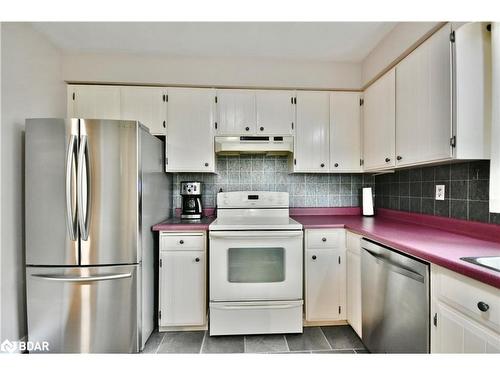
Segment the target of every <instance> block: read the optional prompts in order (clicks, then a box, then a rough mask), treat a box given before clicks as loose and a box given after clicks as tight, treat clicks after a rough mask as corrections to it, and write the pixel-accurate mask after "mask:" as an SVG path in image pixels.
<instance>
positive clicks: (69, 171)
mask: <svg viewBox="0 0 500 375" xmlns="http://www.w3.org/2000/svg"><path fill="white" fill-rule="evenodd" d="M76 139H77V136H76V135H72V136H71V139H70V141H69V145H68V152H67V155H66V225H67V228H68V232H69V238H70V239H71V241H76V231H77V222H76V215H75V211H76V207H75V208H74V209H73V164H74V162H75V146H76Z"/></svg>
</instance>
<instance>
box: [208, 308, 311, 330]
mask: <svg viewBox="0 0 500 375" xmlns="http://www.w3.org/2000/svg"><path fill="white" fill-rule="evenodd" d="M302 304H303V302H302V301H279V302H274V301H273V302H261V301H256V302H230V303H228V302H210V336H221V335H254V334H272V333H302Z"/></svg>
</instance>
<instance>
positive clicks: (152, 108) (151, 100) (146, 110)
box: [120, 86, 167, 135]
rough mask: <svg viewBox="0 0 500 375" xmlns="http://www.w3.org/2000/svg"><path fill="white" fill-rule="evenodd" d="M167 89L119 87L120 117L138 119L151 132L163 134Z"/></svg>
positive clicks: (165, 119) (165, 118)
mask: <svg viewBox="0 0 500 375" xmlns="http://www.w3.org/2000/svg"><path fill="white" fill-rule="evenodd" d="M166 97H167V90H165V89H164V88H157V87H137V86H124V87H121V88H120V101H121V119H122V120H138V121H140V122H142V123H143V124H144V125H145V126H146V127H148V128H149V131H150V132H151V134H155V135H165V130H166V121H167V99H166Z"/></svg>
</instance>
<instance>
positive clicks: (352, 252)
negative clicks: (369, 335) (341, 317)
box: [346, 232, 362, 337]
mask: <svg viewBox="0 0 500 375" xmlns="http://www.w3.org/2000/svg"><path fill="white" fill-rule="evenodd" d="M346 247H347V252H346V258H347V259H346V261H347V262H346V263H347V264H346V266H347V311H346V313H347V322H348V323H349V324H350V325H351V327H352V328H353V329H354V331H356V333H357V334H358V336H359V337H362V336H361V326H362V321H361V236H360V235H358V234H355V233H351V232H347V233H346Z"/></svg>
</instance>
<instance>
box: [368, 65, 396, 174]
mask: <svg viewBox="0 0 500 375" xmlns="http://www.w3.org/2000/svg"><path fill="white" fill-rule="evenodd" d="M395 95H396V74H395V70H394V69H391V70H390V71H389V72H387V73H386V74H385V75H383V76H382V77H381V78H379V79H378V80H377V81H376V82H375V83H373V84H372V85H371V86H370V87H368V88H367V89H366V91H365V93H364V99H363V100H364V108H363V111H364V115H363V122H364V123H363V125H364V127H363V128H364V129H363V130H364V136H363V146H364V167H365V168H364V169H365V170H377V169H386V168H392V167H394V165H395V160H394V159H395V138H396V134H395V133H396V108H395V107H396V102H395Z"/></svg>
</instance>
